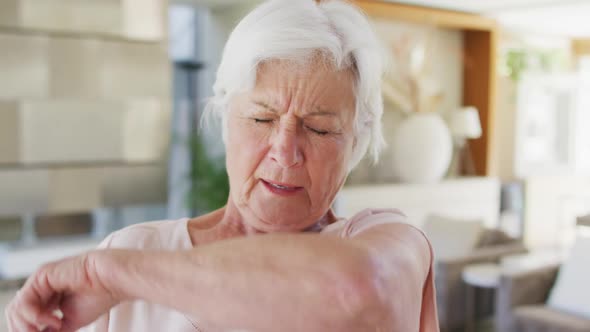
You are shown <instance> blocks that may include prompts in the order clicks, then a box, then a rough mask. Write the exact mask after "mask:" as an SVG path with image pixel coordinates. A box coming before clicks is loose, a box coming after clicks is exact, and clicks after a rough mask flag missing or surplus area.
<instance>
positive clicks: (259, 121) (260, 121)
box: [253, 118, 273, 123]
mask: <svg viewBox="0 0 590 332" xmlns="http://www.w3.org/2000/svg"><path fill="white" fill-rule="evenodd" d="M253 120H254V122H256V123H271V122H272V121H273V120H272V119H258V118H254V119H253Z"/></svg>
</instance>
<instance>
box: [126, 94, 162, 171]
mask: <svg viewBox="0 0 590 332" xmlns="http://www.w3.org/2000/svg"><path fill="white" fill-rule="evenodd" d="M123 130H124V131H123V144H124V146H123V151H124V153H123V154H124V158H125V160H126V161H133V162H151V161H155V160H162V159H166V154H165V153H166V151H167V148H168V144H169V138H170V111H169V105H167V103H165V102H162V101H158V100H136V101H130V102H128V103H127V107H126V112H125V119H124V129H123Z"/></svg>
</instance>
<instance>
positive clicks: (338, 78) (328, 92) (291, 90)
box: [250, 60, 356, 117]
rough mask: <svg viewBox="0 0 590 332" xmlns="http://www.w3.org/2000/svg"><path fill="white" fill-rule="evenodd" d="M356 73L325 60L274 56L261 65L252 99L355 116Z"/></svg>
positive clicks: (280, 107)
mask: <svg viewBox="0 0 590 332" xmlns="http://www.w3.org/2000/svg"><path fill="white" fill-rule="evenodd" d="M354 78H355V75H354V72H353V70H352V69H346V68H344V69H337V68H335V66H334V65H332V64H330V63H329V62H325V61H298V62H295V61H289V60H271V61H266V62H264V63H261V64H260V65H259V66H258V70H257V74H256V81H255V84H254V87H253V89H252V91H251V92H250V99H251V100H253V101H256V102H259V103H265V104H268V106H270V107H272V108H274V109H276V110H278V111H281V112H287V111H289V110H291V109H293V108H296V109H298V110H301V111H308V112H309V111H312V110H325V111H332V112H338V113H341V115H342V116H345V117H348V116H353V115H354V111H355V105H356V103H355V100H356V97H355V91H354V90H355V89H354V84H355V79H354Z"/></svg>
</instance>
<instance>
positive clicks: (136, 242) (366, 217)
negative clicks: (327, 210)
mask: <svg viewBox="0 0 590 332" xmlns="http://www.w3.org/2000/svg"><path fill="white" fill-rule="evenodd" d="M405 218H406V217H405V216H404V215H403V214H402V213H401V212H399V210H395V209H366V210H363V211H361V212H359V213H357V214H356V215H355V216H354V217H352V218H351V219H350V220H346V219H340V220H339V221H337V222H335V223H333V224H330V225H328V226H326V227H325V228H324V229H323V230H322V231H321V233H326V234H339V236H341V237H354V236H355V235H357V234H359V233H361V232H363V231H364V230H366V229H368V228H370V227H373V226H376V225H381V224H385V223H404V222H405ZM188 220H189V219H188V218H183V219H179V220H165V221H155V222H149V223H142V224H137V225H133V226H130V227H127V228H125V229H122V230H120V231H117V232H114V233H113V234H111V235H109V236H108V237H107V238H106V239H105V240H104V241H103V242H102V244H101V245H100V246H99V248H127V249H156V250H182V249H191V248H192V247H193V246H192V242H191V239H190V236H189V233H188ZM431 257H432V249H431ZM438 330H439V328H438V318H437V313H436V297H435V290H434V279H433V268H432V262H431V266H430V271H429V273H428V277H427V279H426V282H425V284H424V291H423V295H422V311H421V313H420V330H419V332H433V331H438ZM80 331H83V332H107V331H108V332H129V331H141V332H151V331H153V332H161V331H180V332H185V331H186V332H189V331H190V332H195V331H197V332H213V331H211V330H207V331H205V330H204V329H203V328H202V327H199V326H198V323H197V322H195V321H193V320H192V319H189V318H188V317H187V316H185V315H184V314H182V313H181V312H178V311H175V310H172V309H168V308H166V307H163V306H160V305H157V304H151V303H147V302H144V301H135V302H125V303H121V304H119V305H117V306H116V307H114V308H112V309H111V310H110V311H109V312H108V313H106V314H105V315H103V316H101V317H100V318H99V319H98V320H97V321H95V322H94V323H93V324H91V325H89V326H87V327H85V328H83V329H81V330H80ZM235 332H237V331H235Z"/></svg>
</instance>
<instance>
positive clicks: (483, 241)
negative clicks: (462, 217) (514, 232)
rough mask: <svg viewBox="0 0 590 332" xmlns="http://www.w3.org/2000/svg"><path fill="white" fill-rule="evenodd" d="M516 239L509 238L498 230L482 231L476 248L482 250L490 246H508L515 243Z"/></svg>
mask: <svg viewBox="0 0 590 332" xmlns="http://www.w3.org/2000/svg"><path fill="white" fill-rule="evenodd" d="M515 241H516V239H514V238H511V237H510V236H508V234H506V233H505V232H503V231H501V230H499V229H488V228H486V229H485V230H482V233H481V236H480V238H479V241H478V242H477V245H476V247H477V248H484V247H490V246H498V245H502V244H509V243H513V242H515Z"/></svg>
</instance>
